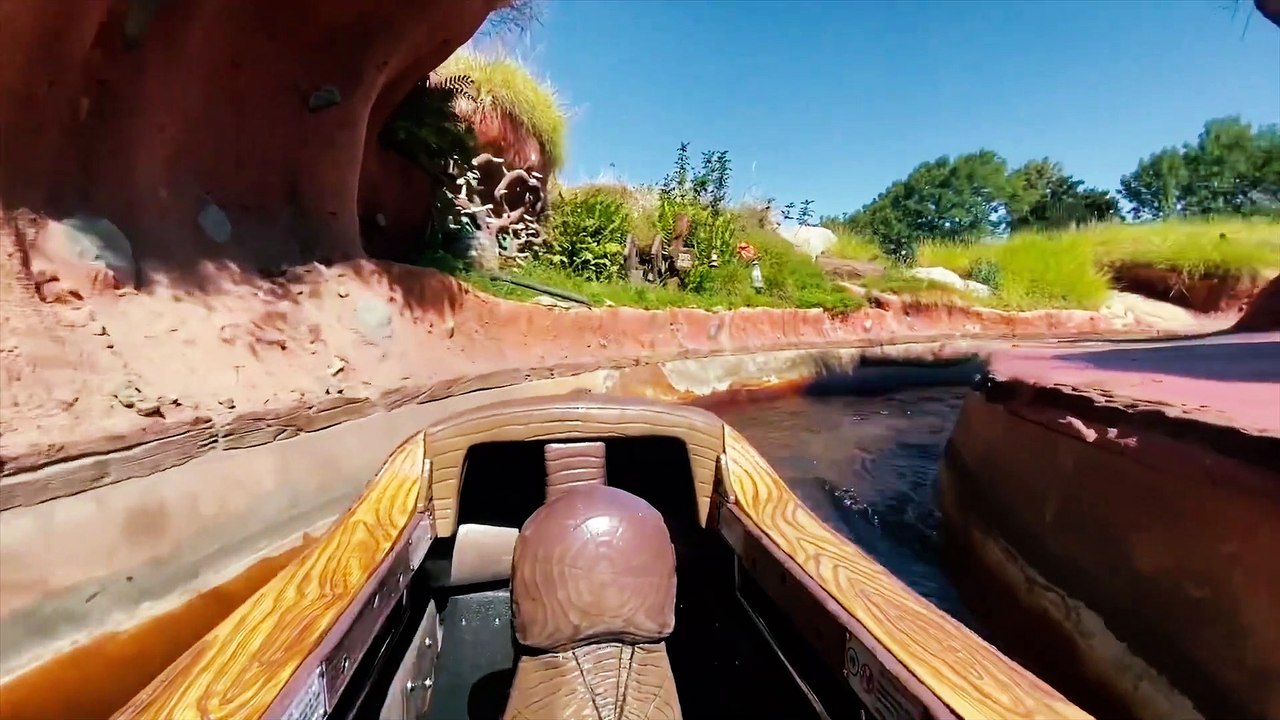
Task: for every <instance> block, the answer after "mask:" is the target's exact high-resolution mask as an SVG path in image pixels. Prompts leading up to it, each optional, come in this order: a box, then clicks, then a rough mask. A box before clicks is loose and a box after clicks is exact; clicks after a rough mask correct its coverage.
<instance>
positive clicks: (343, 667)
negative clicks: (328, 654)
mask: <svg viewBox="0 0 1280 720" xmlns="http://www.w3.org/2000/svg"><path fill="white" fill-rule="evenodd" d="M350 668H351V657H350V656H348V655H343V656H342V662H341V663H339V664H338V672H339V673H341V674H343V675H346V674H347V670H349V669H350Z"/></svg>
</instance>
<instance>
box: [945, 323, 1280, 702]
mask: <svg viewBox="0 0 1280 720" xmlns="http://www.w3.org/2000/svg"><path fill="white" fill-rule="evenodd" d="M944 464H945V472H944V473H943V481H942V484H941V492H940V495H941V501H940V504H941V509H942V511H943V514H944V516H945V518H946V520H947V525H948V527H949V534H950V536H951V540H952V542H953V543H954V544H955V546H956V547H960V548H963V549H964V551H965V552H966V554H967V555H968V556H969V560H970V561H971V562H972V563H974V564H976V565H978V566H981V568H982V574H984V575H986V576H990V577H992V578H997V580H995V582H996V584H997V585H999V586H1000V587H999V591H1000V592H1002V593H1008V595H1009V597H1011V598H1013V602H1014V604H1018V603H1021V605H1022V607H1021V608H1019V610H1020V612H1022V613H1025V614H1027V615H1028V616H1030V617H1034V618H1036V621H1037V622H1038V623H1039V625H1038V626H1037V627H1035V630H1034V631H1027V633H1026V636H1027V637H1035V638H1036V642H1052V643H1053V644H1054V646H1055V647H1059V648H1062V652H1061V653H1060V655H1061V656H1062V658H1063V659H1062V662H1063V663H1066V664H1071V665H1072V666H1074V668H1075V669H1076V670H1077V671H1079V670H1083V674H1084V675H1086V676H1089V677H1091V679H1092V683H1093V685H1094V687H1093V688H1092V690H1093V691H1099V692H1101V693H1103V694H1105V695H1106V696H1107V697H1108V699H1109V700H1111V701H1112V702H1114V703H1116V704H1117V705H1118V706H1120V707H1123V708H1125V712H1124V714H1127V715H1132V716H1136V717H1142V718H1153V719H1154V718H1166V717H1195V716H1197V715H1200V716H1208V717H1274V716H1276V715H1277V714H1278V713H1280V631H1277V626H1276V623H1275V608H1276V607H1280V571H1278V570H1277V567H1278V566H1277V564H1276V563H1275V560H1274V557H1273V555H1272V553H1271V550H1269V549H1268V548H1270V547H1273V546H1274V545H1275V544H1276V543H1278V542H1280V492H1278V489H1280V333H1265V334H1256V335H1243V334H1226V335H1219V336H1217V337H1213V338H1202V339H1199V340H1193V341H1173V342H1168V343H1160V344H1129V345H1115V346H1110V347H1104V348H1093V349H1088V350H1076V351H1061V350H1058V351H1054V350H1039V351H1033V350H1023V351H1012V352H1006V353H997V354H995V355H994V356H993V357H992V358H991V361H990V377H989V379H988V382H986V383H985V384H984V385H983V387H982V389H981V390H980V391H979V392H976V393H974V394H973V395H971V397H970V398H969V399H968V400H967V401H966V403H965V405H964V407H963V409H962V412H961V415H960V418H959V419H958V421H957V424H956V428H955V431H954V434H953V435H952V437H951V440H950V442H949V445H948V449H947V455H946V461H945V463H944ZM1046 672H1047V674H1045V675H1042V676H1044V677H1046V679H1047V680H1050V681H1051V682H1052V681H1053V680H1054V679H1055V678H1054V677H1052V671H1051V669H1050V670H1048V671H1046Z"/></svg>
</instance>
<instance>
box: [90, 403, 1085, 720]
mask: <svg viewBox="0 0 1280 720" xmlns="http://www.w3.org/2000/svg"><path fill="white" fill-rule="evenodd" d="M548 400H551V402H550V403H549V402H548ZM642 435H666V436H673V437H678V438H680V439H682V440H684V441H685V442H686V445H687V446H688V448H689V453H690V461H691V463H694V473H695V483H696V485H697V487H696V497H697V501H698V511H699V519H700V520H701V521H702V522H703V523H704V524H706V522H707V520H708V515H709V510H710V508H711V506H712V505H711V502H712V492H713V489H714V488H715V478H716V476H717V475H720V476H721V477H722V479H723V486H722V488H721V492H722V493H724V495H725V496H726V499H725V502H728V503H735V504H736V507H737V508H738V509H739V510H740V511H741V514H742V515H743V516H744V517H745V518H747V519H749V521H750V522H751V523H752V524H754V526H755V527H756V528H757V529H758V530H759V531H760V535H761V536H762V537H763V538H764V539H766V540H767V541H768V542H769V543H772V545H773V546H775V548H776V549H777V550H778V551H779V552H780V553H781V554H782V555H785V556H786V557H788V558H790V559H791V560H792V561H793V562H794V565H795V568H798V569H799V570H800V571H802V572H803V573H804V575H805V576H807V577H808V578H809V579H810V580H812V581H813V583H814V584H815V585H816V586H817V588H818V589H815V590H814V592H825V593H826V594H827V595H829V596H830V598H831V599H832V600H834V601H835V603H838V606H839V608H841V609H842V610H843V612H846V613H847V614H848V617H847V618H838V619H840V620H841V621H842V622H844V621H845V620H848V621H849V623H856V625H857V626H860V627H861V628H863V629H865V631H866V639H867V640H868V641H869V642H872V643H875V644H876V646H877V648H882V649H883V650H884V651H887V653H888V654H889V655H891V656H892V658H891V660H892V662H898V663H901V667H902V668H905V669H906V670H907V671H909V673H910V674H911V675H912V676H914V678H915V679H916V680H918V685H917V684H916V683H911V682H909V683H908V691H909V692H911V693H913V694H914V693H916V692H918V690H919V688H921V687H923V688H926V689H927V691H928V692H929V693H932V694H933V695H934V696H935V697H936V699H937V700H938V701H941V703H943V704H945V706H946V707H947V708H949V709H950V710H951V711H952V712H954V713H955V714H956V715H958V716H959V717H962V718H993V717H998V718H1015V717H1021V718H1037V719H1039V718H1058V717H1073V718H1084V717H1088V716H1087V715H1086V714H1085V713H1083V712H1082V711H1080V710H1079V709H1078V708H1076V707H1074V706H1073V705H1072V704H1071V703H1069V702H1068V701H1066V700H1065V699H1064V698H1062V697H1061V696H1060V695H1059V694H1058V693H1057V692H1055V691H1054V690H1053V689H1052V688H1050V687H1048V686H1047V685H1046V684H1045V683H1043V682H1042V681H1040V680H1039V679H1037V678H1036V677H1034V676H1033V675H1031V674H1030V673H1029V672H1027V671H1026V670H1024V669H1023V668H1021V667H1019V666H1018V665H1017V664H1015V663H1014V662H1012V661H1011V660H1009V659H1008V658H1006V657H1004V656H1003V655H1002V654H1001V653H1000V652H999V651H998V650H996V649H995V648H993V647H991V646H990V645H988V644H987V643H985V642H984V641H982V640H981V639H980V638H978V637H977V636H976V635H974V634H973V633H972V632H971V631H969V630H968V629H967V628H965V627H964V626H963V625H961V624H960V623H959V622H957V621H955V620H954V619H952V618H951V617H949V616H947V615H946V614H945V613H943V612H941V611H939V610H938V609H937V608H935V607H933V606H932V605H931V604H930V603H929V602H928V601H926V600H924V599H923V598H921V597H919V596H918V595H917V594H915V593H914V592H913V591H911V590H910V589H909V588H907V587H906V586H905V585H904V584H903V583H902V582H901V581H899V580H898V579H897V578H895V577H893V576H892V575H891V574H890V573H889V572H888V570H886V569H885V568H883V567H882V566H880V565H879V564H878V563H877V562H876V561H875V560H873V559H872V558H871V557H869V556H868V555H867V554H866V553H864V552H863V551H862V550H861V549H859V548H858V547H857V546H856V545H855V544H854V543H852V542H851V541H849V540H848V539H846V538H844V537H842V536H840V535H838V534H837V533H836V532H835V531H833V530H832V529H830V528H829V527H827V526H826V525H825V524H824V523H823V522H822V521H821V520H819V519H818V518H817V517H816V516H815V515H813V513H812V512H810V511H809V510H808V509H807V508H805V507H804V506H803V504H802V503H801V502H800V501H799V499H798V498H796V497H795V495H794V494H793V493H792V492H791V491H790V490H789V489H788V488H787V487H786V485H785V483H784V482H783V481H782V479H781V478H779V477H778V476H777V474H776V473H775V472H774V471H773V470H772V468H770V466H769V465H768V463H767V462H765V461H764V459H763V458H762V457H761V456H760V454H759V453H758V452H757V451H756V450H755V448H753V447H752V446H751V445H750V444H749V443H748V442H747V441H746V440H745V439H744V438H743V437H742V436H741V435H740V434H738V433H737V431H735V430H734V429H733V428H731V427H729V426H728V425H726V424H725V423H723V421H720V420H719V418H717V417H716V416H714V415H712V414H711V413H708V412H706V411H702V410H699V409H696V408H689V407H677V406H667V405H658V404H654V403H646V402H643V401H631V400H625V399H621V398H592V399H591V400H590V401H587V402H584V400H583V398H581V397H578V398H574V397H572V396H566V397H563V398H559V399H548V398H538V399H532V400H521V401H515V402H511V403H498V404H495V405H490V406H484V407H482V408H476V409H474V410H471V411H466V412H464V413H462V414H461V415H460V416H454V417H452V418H449V419H448V420H447V421H442V422H441V423H438V424H436V425H434V426H432V427H429V428H427V429H426V430H424V431H422V432H419V433H416V434H415V435H414V436H412V437H411V438H409V439H408V440H406V441H405V442H404V443H403V444H402V445H401V446H400V447H399V448H397V450H396V451H395V452H394V453H393V454H392V455H391V457H389V458H388V460H387V461H386V463H385V464H384V466H383V468H382V470H381V471H380V472H379V473H378V474H377V476H375V478H374V479H373V480H372V481H371V482H370V483H369V485H368V486H367V487H366V489H365V492H364V493H363V494H362V495H361V497H360V498H359V499H358V500H357V501H356V503H355V504H354V505H353V506H352V507H351V509H350V510H349V511H348V512H347V513H345V514H344V515H343V516H342V517H341V518H340V519H339V520H338V521H337V523H336V524H335V525H334V527H333V528H332V529H331V530H330V531H329V532H328V533H327V534H326V535H325V536H324V537H323V538H322V539H321V540H320V541H319V542H318V543H317V544H316V545H315V546H314V547H313V548H311V549H310V550H309V551H308V552H306V553H305V554H304V555H303V556H302V557H300V558H299V559H298V560H296V561H295V562H294V563H293V564H292V565H290V566H289V567H288V568H286V569H285V570H284V571H283V572H281V573H280V574H279V575H278V576H277V577H275V578H274V579H273V580H271V581H270V582H269V583H267V584H266V585H265V586H264V587H263V588H262V589H261V590H259V591H258V592H257V593H255V594H254V595H253V597H252V598H251V599H250V600H249V601H248V602H246V603H245V604H244V605H242V606H241V607H240V608H238V609H237V610H236V611H235V612H234V613H232V615H231V616H229V617H228V618H227V619H226V620H225V621H223V622H222V623H221V624H219V625H218V626H217V627H216V628H215V629H214V630H213V631H212V632H210V633H209V634H208V635H206V636H205V637H204V638H203V639H201V640H200V641H199V642H198V643H196V645H194V646H193V647H192V648H191V649H190V650H188V651H187V652H186V653H185V654H184V655H183V656H182V657H181V658H179V660H178V661H177V662H175V663H174V664H173V665H172V666H170V667H169V668H168V669H167V670H166V671H165V672H164V673H163V674H162V675H161V676H160V677H158V678H156V680H155V681H154V682H152V683H151V684H150V685H149V686H148V687H147V688H146V689H145V690H144V691H143V692H142V693H140V694H139V695H138V696H137V697H135V698H134V700H133V701H132V702H130V704H129V705H127V706H126V707H125V708H123V709H122V710H121V711H120V712H118V713H117V714H116V715H115V716H114V717H116V718H120V719H121V720H124V719H125V718H157V719H161V718H163V719H164V720H168V719H170V718H189V717H190V718H198V717H226V718H257V717H262V716H264V715H265V714H266V713H267V712H268V711H269V710H270V711H272V712H277V711H280V710H282V709H283V708H282V707H281V706H280V705H279V704H278V703H280V702H281V701H282V698H283V699H288V698H291V697H294V696H295V695H296V694H297V690H298V689H299V687H300V682H301V680H300V678H301V679H306V678H307V677H310V676H311V672H312V671H313V670H314V669H315V668H314V666H315V665H316V664H317V658H318V657H320V659H323V657H321V656H324V655H325V653H326V652H329V650H331V646H333V645H334V643H335V642H337V640H335V637H336V636H341V635H343V634H344V632H346V631H345V630H344V629H343V628H344V627H347V625H349V624H350V623H351V622H352V618H351V617H350V616H351V614H352V612H353V611H355V610H358V609H359V607H360V605H361V603H362V602H363V598H364V597H365V596H366V595H367V593H368V592H369V590H370V587H371V586H372V585H376V584H378V583H379V582H380V580H379V578H381V577H382V575H383V574H385V573H386V569H387V563H388V562H389V561H390V560H391V559H392V558H393V557H394V556H396V555H397V554H398V553H400V551H401V550H402V549H403V546H404V543H405V541H406V538H407V535H408V533H409V532H412V530H413V528H414V527H416V526H418V525H419V524H421V525H422V526H423V527H427V528H428V529H433V530H434V531H436V532H437V533H439V534H441V535H443V534H446V533H444V532H441V530H443V528H444V527H447V528H448V529H449V530H448V531H449V532H452V531H453V529H454V523H456V514H455V513H456V507H457V501H458V489H459V488H458V484H459V481H458V477H459V475H460V474H461V465H462V462H463V459H464V457H465V452H466V448H468V447H470V445H471V444H472V443H474V442H491V441H502V440H562V439H570V440H573V439H586V438H608V437H623V436H642ZM442 468H444V470H442ZM428 510H431V511H434V512H435V513H437V515H436V517H435V518H432V516H431V514H430V513H427V512H426V511H428ZM446 512H447V514H448V524H447V525H443V523H441V517H440V515H442V514H444V513H446ZM442 525H443V527H442ZM420 545H425V543H420ZM415 549H416V548H415ZM785 566H786V564H784V567H785ZM792 572H794V569H793V570H792ZM826 609H827V611H829V612H830V611H831V608H830V607H829V606H828V607H826ZM846 624H848V623H846ZM339 639H340V638H339ZM887 659H889V658H887ZM886 664H891V663H886ZM908 680H910V678H908ZM931 700H932V699H931V698H925V705H926V707H928V706H929V705H930V701H931ZM931 714H935V715H936V714H937V713H931Z"/></svg>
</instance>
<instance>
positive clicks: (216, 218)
mask: <svg viewBox="0 0 1280 720" xmlns="http://www.w3.org/2000/svg"><path fill="white" fill-rule="evenodd" d="M196 222H197V223H199V224H200V229H201V230H203V231H204V234H205V236H206V237H208V238H209V239H210V240H212V241H214V242H216V243H225V242H226V241H228V240H230V239H231V219H230V218H228V217H227V213H226V212H224V211H223V209H222V208H220V207H218V206H217V205H215V204H214V203H213V201H208V202H206V203H205V206H204V207H203V208H201V210H200V214H199V215H197V216H196Z"/></svg>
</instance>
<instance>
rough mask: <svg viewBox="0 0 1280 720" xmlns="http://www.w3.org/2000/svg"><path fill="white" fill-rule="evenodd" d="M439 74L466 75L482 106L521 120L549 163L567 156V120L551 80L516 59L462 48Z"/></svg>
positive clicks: (556, 164) (551, 165)
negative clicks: (538, 74)
mask: <svg viewBox="0 0 1280 720" xmlns="http://www.w3.org/2000/svg"><path fill="white" fill-rule="evenodd" d="M436 72H437V73H438V74H439V75H442V76H443V75H455V74H456V75H466V76H468V77H470V78H471V81H472V86H471V92H472V94H473V95H475V96H476V99H477V101H478V102H479V104H480V105H481V106H482V107H488V108H490V109H492V110H495V111H498V112H502V113H504V114H506V115H507V116H508V117H510V118H512V119H514V120H516V121H518V122H519V123H520V124H522V125H524V127H525V128H526V129H527V130H528V131H529V134H530V135H532V136H533V137H534V139H536V140H537V141H538V144H539V145H540V146H542V151H543V154H544V155H545V159H546V162H547V167H549V168H551V169H552V170H555V169H557V168H559V167H560V166H561V165H562V164H563V162H564V158H565V134H566V129H567V127H568V120H567V119H566V117H565V110H564V108H563V107H562V106H561V103H560V100H559V98H558V97H557V95H556V91H555V88H554V87H553V86H552V85H551V83H550V82H548V81H544V80H539V79H537V78H535V77H534V76H533V75H532V74H531V73H530V72H529V70H528V69H526V68H525V67H524V66H523V65H521V64H520V63H519V62H517V61H516V60H513V59H511V58H507V57H502V56H501V55H495V54H480V53H477V52H475V51H473V50H468V49H465V48H464V49H460V50H458V51H457V52H455V53H454V54H453V55H451V56H450V57H449V59H447V60H445V61H444V62H443V63H442V64H441V65H440V67H439V68H437V70H436Z"/></svg>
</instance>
